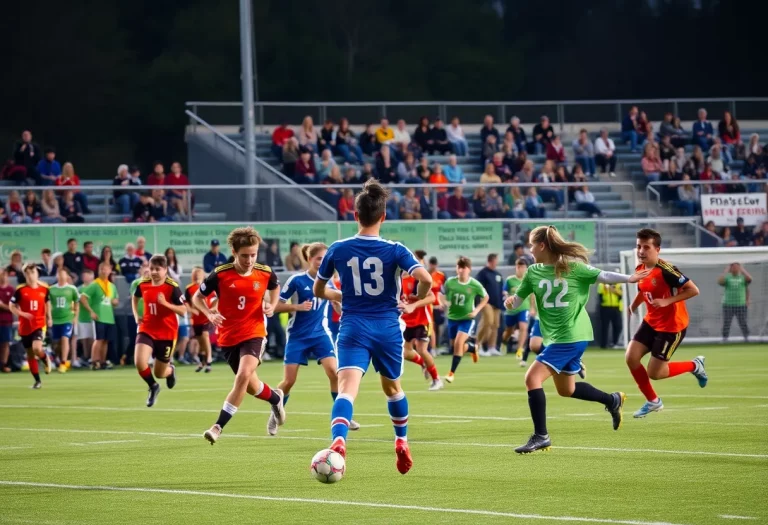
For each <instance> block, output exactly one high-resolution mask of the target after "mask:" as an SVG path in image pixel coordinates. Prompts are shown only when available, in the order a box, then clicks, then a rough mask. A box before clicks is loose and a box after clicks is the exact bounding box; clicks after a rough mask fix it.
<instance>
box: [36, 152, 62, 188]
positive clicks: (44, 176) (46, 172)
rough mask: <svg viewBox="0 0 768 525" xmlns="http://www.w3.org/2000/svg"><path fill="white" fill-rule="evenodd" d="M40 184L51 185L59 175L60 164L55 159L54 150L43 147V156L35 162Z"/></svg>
mask: <svg viewBox="0 0 768 525" xmlns="http://www.w3.org/2000/svg"><path fill="white" fill-rule="evenodd" d="M37 173H38V174H39V175H40V185H41V186H53V185H54V184H56V179H57V178H58V177H59V175H61V164H59V161H57V160H56V150H54V149H53V148H45V156H44V157H43V158H42V159H41V160H40V162H38V163H37Z"/></svg>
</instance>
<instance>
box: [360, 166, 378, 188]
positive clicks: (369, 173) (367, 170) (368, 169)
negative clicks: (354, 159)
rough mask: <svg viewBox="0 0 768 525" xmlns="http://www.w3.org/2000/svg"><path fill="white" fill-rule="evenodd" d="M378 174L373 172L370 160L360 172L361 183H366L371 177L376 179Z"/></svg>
mask: <svg viewBox="0 0 768 525" xmlns="http://www.w3.org/2000/svg"><path fill="white" fill-rule="evenodd" d="M375 178H376V174H375V173H374V172H373V166H371V163H370V162H366V163H365V164H363V170H362V171H361V172H360V183H361V184H365V183H366V182H368V181H369V180H370V179H375Z"/></svg>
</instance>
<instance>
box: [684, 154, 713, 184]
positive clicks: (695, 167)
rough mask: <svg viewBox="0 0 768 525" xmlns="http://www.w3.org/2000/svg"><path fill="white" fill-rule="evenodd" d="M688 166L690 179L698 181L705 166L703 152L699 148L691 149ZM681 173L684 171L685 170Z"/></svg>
mask: <svg viewBox="0 0 768 525" xmlns="http://www.w3.org/2000/svg"><path fill="white" fill-rule="evenodd" d="M688 164H689V166H688V169H689V171H691V178H692V179H698V178H699V177H700V174H701V172H702V171H703V170H704V168H705V167H706V165H707V163H706V161H705V160H704V152H703V151H702V150H701V147H700V146H694V147H693V153H692V154H691V156H690V158H689V159H688ZM683 171H686V170H685V168H684V169H683Z"/></svg>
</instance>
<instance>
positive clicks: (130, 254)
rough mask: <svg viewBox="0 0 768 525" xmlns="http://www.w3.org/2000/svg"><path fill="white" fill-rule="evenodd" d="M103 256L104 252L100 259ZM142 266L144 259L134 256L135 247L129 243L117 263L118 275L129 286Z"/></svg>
mask: <svg viewBox="0 0 768 525" xmlns="http://www.w3.org/2000/svg"><path fill="white" fill-rule="evenodd" d="M169 249H172V248H169ZM103 256H104V252H103V251H102V257H103ZM142 264H144V258H143V257H139V256H138V255H136V247H135V246H134V245H133V243H130V242H129V243H128V244H126V245H125V254H124V255H123V256H122V257H121V258H120V261H118V267H119V268H120V273H121V274H122V275H123V277H125V280H126V282H127V283H128V284H131V283H132V282H133V281H135V280H136V278H137V277H138V276H139V272H140V271H141V265H142ZM169 266H170V264H169Z"/></svg>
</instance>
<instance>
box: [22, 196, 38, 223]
mask: <svg viewBox="0 0 768 525" xmlns="http://www.w3.org/2000/svg"><path fill="white" fill-rule="evenodd" d="M23 203H24V212H25V213H26V214H27V217H29V218H30V219H32V222H40V219H41V217H42V215H43V210H42V208H41V207H40V201H39V200H38V198H37V193H35V192H34V191H32V190H27V193H26V195H24V201H23Z"/></svg>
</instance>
